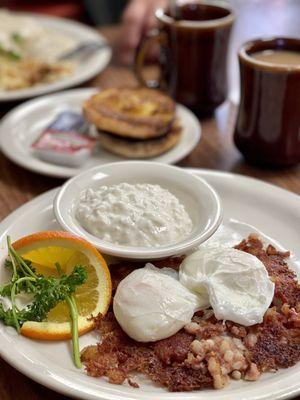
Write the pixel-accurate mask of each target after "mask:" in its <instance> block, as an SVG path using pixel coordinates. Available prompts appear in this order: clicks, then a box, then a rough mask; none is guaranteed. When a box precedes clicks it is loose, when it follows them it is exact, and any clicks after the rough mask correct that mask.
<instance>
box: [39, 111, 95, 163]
mask: <svg viewBox="0 0 300 400" xmlns="http://www.w3.org/2000/svg"><path fill="white" fill-rule="evenodd" d="M87 127H88V124H87V122H86V121H85V120H84V118H83V115H82V114H79V113H75V112H71V111H64V112H62V113H60V114H59V115H58V116H57V117H56V119H55V120H54V121H53V122H52V123H51V124H50V125H49V127H48V128H47V129H46V130H45V131H44V132H43V133H42V134H41V136H40V137H39V138H38V139H37V140H36V141H35V142H34V143H33V144H32V145H31V147H32V148H33V150H34V152H35V155H36V156H37V157H38V158H40V159H42V160H43V161H46V162H50V163H53V164H60V165H67V166H72V167H78V166H80V165H81V164H83V163H84V162H85V161H87V159H88V158H89V156H90V155H91V152H92V150H93V148H94V146H95V144H96V140H95V139H93V138H91V137H89V136H88V135H87V134H86V133H85V132H86V131H87Z"/></svg>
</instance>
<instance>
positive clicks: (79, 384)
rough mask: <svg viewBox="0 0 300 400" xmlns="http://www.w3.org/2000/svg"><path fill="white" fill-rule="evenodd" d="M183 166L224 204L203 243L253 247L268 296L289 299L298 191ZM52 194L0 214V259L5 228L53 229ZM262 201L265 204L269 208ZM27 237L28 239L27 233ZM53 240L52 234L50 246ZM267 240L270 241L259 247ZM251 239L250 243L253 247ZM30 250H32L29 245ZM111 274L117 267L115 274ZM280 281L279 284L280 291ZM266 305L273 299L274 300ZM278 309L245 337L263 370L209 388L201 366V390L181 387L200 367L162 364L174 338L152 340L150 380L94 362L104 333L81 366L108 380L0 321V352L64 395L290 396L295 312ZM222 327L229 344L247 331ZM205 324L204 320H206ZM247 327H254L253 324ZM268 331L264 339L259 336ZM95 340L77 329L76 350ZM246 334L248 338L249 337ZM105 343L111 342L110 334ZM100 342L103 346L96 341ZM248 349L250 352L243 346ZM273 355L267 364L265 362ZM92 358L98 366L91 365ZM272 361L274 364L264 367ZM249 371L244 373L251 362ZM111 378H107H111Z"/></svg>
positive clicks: (16, 233) (63, 349) (13, 231)
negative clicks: (264, 269) (160, 342)
mask: <svg viewBox="0 0 300 400" xmlns="http://www.w3.org/2000/svg"><path fill="white" fill-rule="evenodd" d="M191 172H193V173H195V174H197V175H198V176H199V177H201V178H203V179H205V180H207V182H208V183H209V184H211V185H212V186H213V187H214V188H215V189H216V191H217V192H218V193H219V195H220V197H221V200H222V202H223V206H224V222H223V224H222V225H221V227H220V229H219V230H218V231H217V232H216V233H215V234H214V235H213V236H212V238H211V239H210V240H209V241H210V243H208V246H209V245H211V246H212V248H214V249H215V248H216V246H221V249H225V248H232V247H233V246H235V245H238V244H239V243H240V245H239V246H238V249H239V250H241V251H245V252H247V251H249V252H250V251H252V256H253V257H255V256H254V254H256V255H258V256H260V257H262V259H264V262H265V265H266V266H267V265H268V264H269V267H268V268H269V269H268V271H269V273H270V274H271V276H273V277H274V273H275V276H276V279H275V281H276V287H277V289H276V291H275V296H278V295H279V294H280V293H281V295H282V296H287V297H289V298H290V299H291V300H293V293H296V292H297V293H299V286H297V284H296V281H295V275H294V274H293V273H291V271H288V270H287V266H286V265H287V264H288V265H289V267H290V269H291V270H294V271H295V272H296V274H297V275H298V278H299V268H300V265H299V259H300V253H299V239H298V237H299V235H298V232H299V224H300V220H299V218H300V215H299V201H300V200H299V196H296V195H294V194H292V193H289V192H287V191H285V190H283V189H280V188H277V187H275V186H272V185H269V184H266V183H264V182H260V181H258V180H255V179H252V178H248V177H243V176H239V175H234V174H229V173H222V172H217V171H207V170H193V171H191ZM56 193H57V190H56V189H54V190H52V191H50V192H47V193H45V194H43V195H41V196H39V197H38V198H36V199H34V200H32V201H30V202H29V203H27V204H26V205H24V206H22V207H21V208H20V209H18V210H16V211H15V212H14V213H12V214H11V215H10V216H9V217H8V218H6V219H5V220H4V221H2V223H1V224H0V243H1V260H3V259H4V258H5V257H6V256H7V249H6V236H7V235H10V236H11V238H12V239H13V240H17V239H19V238H20V237H22V236H25V235H29V234H31V233H34V232H38V231H45V230H48V231H55V230H59V229H61V228H60V226H59V225H58V224H57V222H56V220H55V217H54V213H53V200H54V197H55V195H56ZM270 204H272V208H271V209H270ZM251 233H252V234H253V233H254V234H255V235H258V236H259V237H260V240H262V242H263V243H262V244H263V248H260V247H259V245H260V242H259V241H258V239H257V237H256V236H254V235H252V236H251V238H250V239H248V240H243V239H247V237H248V235H249V234H251ZM43 235H45V234H43ZM53 235H54V236H53V237H54V238H55V237H56V236H55V233H53ZM39 236H40V239H41V236H42V235H41V234H40V235H39ZM271 238H274V239H271ZM30 240H31V241H32V237H31V239H30ZM30 240H29V239H26V240H25V241H24V240H23V242H22V241H21V244H22V243H23V251H24V244H25V247H26V246H27V253H28V254H29V253H30V252H29V249H30V250H34V248H32V247H30ZM73 241H74V237H73ZM57 243H58V242H57V241H56V246H57ZM279 243H281V244H279ZM268 244H271V245H273V246H274V247H272V246H269V247H267V246H268ZM256 245H258V247H257V246H256ZM28 246H29V248H28ZM89 246H90V245H88V247H89ZM16 248H18V249H19V251H20V248H22V246H20V241H19V245H18V247H17V246H16ZM264 249H266V250H264ZM276 249H277V250H276ZM87 250H88V249H87ZM286 250H290V254H289V253H287V252H286ZM25 253H26V252H25ZM32 254H36V253H34V252H33V253H32ZM32 254H31V255H32ZM29 256H30V254H29ZM187 258H189V257H187ZM168 263H169V264H168V265H169V266H171V261H170V259H168ZM286 263H287V264H286ZM154 264H155V262H154ZM165 266H166V265H165ZM120 267H121V266H120V265H119V268H118V267H117V266H111V265H110V271H111V275H112V281H113V285H116V280H115V279H116V278H117V280H118V272H117V271H118V269H119V272H120V274H121V275H122V273H123V277H122V276H121V278H120V276H119V281H120V279H123V278H124V268H126V265H125V266H124V265H123V268H120ZM127 267H128V262H127ZM131 267H132V265H131ZM276 268H278V271H277V272H278V274H276ZM4 272H5V271H4V268H3V269H1V282H3V277H4ZM247 272H248V271H247ZM115 274H117V276H116V275H115ZM242 275H243V274H242ZM243 276H244V275H243ZM170 279H171V277H170ZM282 279H283V280H282ZM114 282H115V283H114ZM244 283H245V281H244ZM252 283H253V282H252ZM255 283H256V284H258V283H259V282H258V281H255ZM281 285H283V286H281ZM114 287H115V286H114ZM282 288H283V291H282V290H281V289H282ZM296 297H297V296H296ZM146 303H147V302H146ZM141 304H142V302H141ZM272 305H274V303H273V304H272ZM277 307H280V305H279V304H277ZM284 313H285V314H286V315H284V314H280V318H279V319H276V318H275V319H274V314H275V316H276V315H277V316H278V314H279V312H276V311H275V310H274V308H273V309H272V308H271V309H269V310H268V317H267V319H266V320H265V321H264V324H265V325H264V326H263V330H262V331H260V333H259V335H260V339H259V340H262V339H264V338H265V339H266V341H265V342H263V345H262V344H261V342H260V341H258V342H256V341H255V340H253V341H252V340H251V342H252V343H249V346H250V349H251V346H254V348H255V346H256V345H257V346H258V349H260V350H261V352H258V353H256V357H257V362H261V363H262V369H264V368H265V371H264V370H263V371H262V372H263V373H260V372H259V371H257V370H256V371H253V368H252V375H251V374H250V375H248V376H247V374H245V375H244V373H243V372H241V373H240V374H238V373H237V372H235V373H234V375H233V376H232V378H233V379H232V380H230V381H229V379H228V382H227V385H225V386H226V387H225V388H223V389H222V390H213V389H212V388H213V382H212V379H211V378H210V376H209V375H207V374H206V372H207V371H206V372H205V375H204V378H207V380H206V381H204V384H203V385H202V386H201V382H200V383H199V382H198V384H197V385H198V386H197V385H196V386H197V387H202V390H194V391H187V390H191V389H193V382H195V381H194V379H195V376H198V375H200V376H201V374H203V373H204V372H203V371H201V368H200V369H197V368H195V369H193V368H192V369H188V371H189V373H188V371H186V370H184V366H182V365H181V367H180V366H178V365H177V366H176V363H175V364H174V363H173V362H172V361H171V360H169V362H171V363H172V365H171V366H170V364H168V357H169V356H171V355H172V354H173V352H174V349H175V354H176V355H177V356H178V357H180V354H181V355H182V353H181V351H182V348H181V349H178V352H176V343H175V344H174V342H168V343H169V344H171V343H172V346H174V345H175V347H172V346H167V347H166V346H165V347H163V346H160V347H158V348H157V351H158V353H157V354H160V357H161V359H162V360H165V363H166V364H167V365H165V366H164V367H163V368H162V369H161V370H159V369H158V370H157V368H156V367H157V364H155V365H156V367H155V368H154V369H153V370H152V378H154V379H156V383H152V382H151V381H150V380H149V379H146V378H145V377H143V376H141V375H139V374H135V373H132V374H131V376H130V378H131V379H132V380H130V381H128V383H129V384H126V383H122V384H120V383H121V382H123V378H124V376H123V375H122V374H121V375H120V371H119V375H118V374H116V373H117V372H118V371H115V374H112V373H111V374H108V372H109V371H107V365H106V366H105V365H104V364H103V363H102V362H103V360H104V359H105V357H106V356H107V352H108V351H111V346H110V345H109V343H108V341H107V340H106V346H107V348H106V352H105V351H104V352H103V353H102V358H101V359H99V362H98V364H97V362H96V363H95V364H93V366H94V367H93V368H88V372H89V373H90V374H94V375H95V376H100V375H101V374H102V373H103V371H106V373H107V376H108V377H110V380H111V383H109V382H108V380H107V378H103V377H102V378H99V377H98V378H95V377H91V376H88V375H87V374H86V371H85V370H79V369H77V368H76V367H75V366H74V364H73V361H72V354H71V351H70V348H71V347H70V343H69V342H67V341H56V342H51V343H49V342H45V341H38V340H32V339H29V338H27V337H24V336H22V335H18V334H17V333H16V331H15V330H14V329H13V328H12V327H7V326H4V325H3V324H0V344H1V346H0V354H1V356H2V357H3V358H4V359H5V360H6V361H7V362H9V363H10V364H11V365H12V366H13V367H15V368H16V369H18V370H20V371H21V372H22V373H24V374H25V375H27V376H28V377H30V378H32V379H34V380H36V381H37V382H39V383H41V384H43V385H45V386H47V387H49V388H51V389H53V390H56V391H58V392H61V393H63V394H65V395H67V396H72V397H76V398H80V399H91V400H96V399H98V400H121V399H127V400H129V399H130V400H133V399H139V400H140V399H147V400H152V399H157V398H159V399H161V400H171V399H181V400H193V399H195V400H196V399H213V400H218V399H225V398H226V399H227V398H228V399H231V400H240V399H244V400H267V399H268V400H273V399H279V398H280V399H286V398H290V397H292V396H296V395H297V394H298V393H299V392H300V384H299V379H297V376H299V371H300V364H299V363H296V361H297V359H299V342H298V336H297V332H299V327H298V328H297V327H295V326H293V324H295V323H297V319H295V318H296V316H297V315H298V314H297V312H296V311H295V310H294V311H292V309H290V308H289V307H285V309H284ZM290 314H291V315H290ZM296 314H297V315H296ZM207 318H210V317H207ZM285 318H290V321H289V324H290V325H288V324H287V325H286V328H285V330H284V335H285V336H286V337H285V339H286V340H282V341H281V342H279V340H280V337H281V335H282V331H281V330H280V329H282V323H283V321H284V319H285ZM195 321H198V322H201V318H200V320H199V316H198V320H197V319H196V320H195ZM108 322H109V321H108ZM219 322H220V321H219ZM205 324H206V322H205V321H204V325H205ZM274 324H275V325H274ZM204 325H203V326H204ZM203 326H202V327H200V328H201V329H202V331H201V329H200V328H199V326H198V324H197V323H196V322H194V323H193V325H192V326H189V327H188V329H189V331H191V329H194V328H195V327H196V328H197V329H200V331H201V332H203ZM111 327H112V325H111V324H110V325H108V326H107V328H108V329H109V330H110V329H111ZM224 327H226V329H230V332H227V334H228V335H232V334H234V335H236V336H235V337H234V340H233V341H234V344H235V345H239V346H241V343H240V341H241V340H246V338H247V337H248V335H247V336H246V337H244V338H243V333H245V330H246V328H247V326H246V328H245V327H244V329H241V328H243V327H242V326H241V325H238V326H237V325H232V324H230V323H229V324H228V321H226V322H225V323H224ZM210 328H212V327H211V326H210ZM218 328H219V329H221V328H222V322H220V324H219V325H218ZM258 328H259V326H258ZM253 329H255V326H254V328H253ZM106 333H107V332H106ZM190 334H191V333H190ZM268 335H269V336H268ZM278 335H279V336H278ZM290 335H291V336H290ZM225 336H226V335H225ZM238 338H239V339H238ZM268 338H269V340H267V339H268ZM99 339H100V337H99V332H97V330H96V331H93V332H89V333H87V334H85V335H84V336H82V337H81V338H80V349H81V350H82V349H83V348H84V347H86V346H89V345H94V344H96V343H97V342H99ZM112 339H113V340H115V339H116V338H114V337H112ZM169 339H170V338H169ZM169 339H167V340H169ZM248 339H249V340H250V339H254V338H253V337H250V336H249V337H248ZM283 339H284V338H283ZM196 342H197V341H196ZM110 343H113V342H112V341H110ZM180 343H181V344H182V341H179V342H177V347H178V346H179V344H180ZM196 344H197V345H199V343H194V346H196ZM207 344H209V343H207ZM153 345H155V344H153ZM223 345H224V344H221V346H220V348H218V349H217V352H220V351H221V352H222V346H223ZM278 346H279V347H278ZM280 346H282V347H280ZM196 347H197V346H196ZM100 348H101V349H102V350H103V347H100ZM143 349H144V347H143ZM280 349H281V350H280ZM144 350H145V349H144ZM194 350H195V351H196V352H198V350H199V349H197V348H196V349H194ZM240 350H243V351H244V347H243V346H241V347H240ZM139 351H140V350H139V348H135V354H137V353H139ZM95 352H96V353H97V348H95V347H91V348H88V350H86V351H85V352H84V353H83V355H84V356H83V361H84V359H85V360H87V359H89V358H93V356H94V355H95ZM151 354H152V356H153V357H154V358H155V359H154V361H155V362H157V354H156V356H155V355H153V353H151ZM249 354H250V355H251V352H250V353H249ZM96 355H97V354H96ZM199 355H200V353H199ZM227 356H228V357H229V356H232V354H230V353H228V354H227ZM120 357H121V356H120ZM124 357H125V359H126V357H127V356H126V354H125V355H124V354H123V357H121V358H120V360H121V361H122V360H123V361H124ZM190 358H191V359H193V357H192V356H190ZM229 358H230V357H229ZM107 360H108V359H107ZM120 360H118V362H120ZM115 361H116V360H115ZM189 361H191V360H189ZM243 362H245V359H243ZM273 362H274V364H272V363H273ZM279 364H281V366H285V367H288V366H290V365H294V364H295V365H294V366H290V367H289V368H279V370H277V371H275V370H276V368H277V366H278V365H279ZM91 365H92V364H89V367H91ZM97 365H98V367H99V368H98V369H97ZM137 365H138V364H134V365H132V364H131V365H127V367H130V368H131V369H132V368H133V369H134V368H136V367H137ZM168 365H169V366H168ZM187 365H188V364H186V366H187ZM241 365H242V364H240V366H236V367H234V368H237V369H239V368H241ZM272 365H273V366H274V369H272ZM112 367H114V364H112ZM165 368H171V372H172V373H171V378H170V379H169V380H168V381H164V385H163V386H165V387H162V385H161V378H163V376H165ZM172 368H173V370H172ZM178 368H179V369H180V368H183V370H184V371H183V370H182V371H181V372H183V373H184V374H185V375H184V376H185V379H184V381H182V380H181V381H180V376H178ZM111 372H112V371H111ZM121 372H122V371H121ZM123 372H124V371H123ZM249 372H251V367H250V371H249ZM254 372H256V374H254ZM211 373H212V374H213V373H214V371H213V368H211ZM227 373H228V371H227V372H226V371H222V376H223V377H224V376H225V375H226V374H227ZM175 375H176V377H177V378H176V379H175V378H174V376H175ZM237 375H239V376H237ZM241 377H243V378H244V379H238V380H237V378H241ZM257 378H258V379H257ZM112 382H114V383H115V384H112ZM116 383H119V384H116ZM136 383H138V384H139V387H137V386H136ZM180 383H181V386H180V389H179V390H181V392H178V391H176V387H177V388H178V387H179V386H178V384H180ZM182 384H183V385H182ZM166 387H167V388H169V390H175V391H173V392H171V393H170V392H168V391H167V389H166ZM216 388H217V387H215V389H216ZM177 390H178V389H177Z"/></svg>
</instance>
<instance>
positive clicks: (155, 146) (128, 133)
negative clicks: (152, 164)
mask: <svg viewBox="0 0 300 400" xmlns="http://www.w3.org/2000/svg"><path fill="white" fill-rule="evenodd" d="M124 98H126V101H124ZM141 100H142V101H141ZM141 104H142V105H141ZM123 108H125V109H123ZM95 110H96V111H95ZM104 116H105V117H104ZM120 121H122V123H120ZM200 137H201V126H200V123H199V121H198V120H197V118H196V117H195V116H194V114H193V113H192V112H191V111H189V110H188V109H187V108H186V107H184V106H182V105H180V104H177V105H175V103H174V101H173V100H172V99H171V98H170V97H168V96H166V95H164V94H163V93H161V92H157V91H155V90H151V89H142V88H136V89H128V88H120V89H108V90H104V91H99V90H96V89H76V90H71V91H66V92H64V93H58V94H53V95H49V96H44V97H41V98H39V99H34V100H30V101H28V102H26V103H25V104H22V105H20V106H18V107H17V108H15V109H14V110H12V111H11V112H10V113H8V114H7V116H6V117H5V118H4V119H3V120H2V123H1V126H0V146H1V148H2V151H3V153H4V154H5V155H6V156H7V157H8V158H9V159H10V160H12V161H13V162H15V163H16V164H18V165H20V166H22V167H24V168H27V169H29V170H31V171H34V172H38V173H40V174H44V175H49V176H54V177H60V178H69V177H72V176H74V175H76V174H78V173H79V172H82V171H83V170H86V169H89V168H91V167H94V166H97V165H101V164H107V163H111V162H115V161H123V160H125V159H128V158H129V159H143V158H147V159H151V160H152V161H157V162H161V163H165V164H174V163H176V162H178V161H180V160H181V159H183V158H184V157H186V156H187V155H188V154H189V153H190V152H191V151H192V150H193V149H194V148H195V146H196V145H197V143H198V142H199V140H200Z"/></svg>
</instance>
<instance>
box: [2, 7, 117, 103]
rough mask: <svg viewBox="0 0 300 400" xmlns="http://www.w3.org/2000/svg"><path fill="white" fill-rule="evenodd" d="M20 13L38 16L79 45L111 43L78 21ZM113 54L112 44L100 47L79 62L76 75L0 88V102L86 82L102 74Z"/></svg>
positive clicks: (40, 22)
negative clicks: (46, 81)
mask: <svg viewBox="0 0 300 400" xmlns="http://www.w3.org/2000/svg"><path fill="white" fill-rule="evenodd" d="M18 15H24V16H26V17H30V18H34V19H35V20H37V22H38V23H39V24H40V25H41V26H42V27H44V28H47V30H48V31H51V30H53V31H54V32H56V33H59V34H62V35H65V36H67V37H71V38H72V39H73V40H74V41H75V43H76V44H78V45H79V44H81V43H86V42H93V43H99V44H102V43H107V42H106V39H105V38H104V36H102V35H101V34H100V33H98V32H97V31H96V30H95V29H93V28H90V27H89V26H87V25H84V24H81V23H79V22H76V21H71V20H68V19H64V18H57V17H49V16H46V15H42V14H35V13H18ZM111 54H112V51H111V48H110V47H109V46H107V47H104V48H102V49H98V50H96V51H95V53H93V54H92V55H91V56H90V57H87V58H86V59H85V60H84V62H79V63H77V64H76V65H75V71H74V73H73V74H72V75H70V76H68V77H65V78H63V79H60V80H57V81H55V82H53V83H47V84H41V85H36V86H32V87H29V88H25V89H18V90H9V91H6V90H0V103H1V102H8V101H18V100H23V99H28V98H31V97H36V96H41V95H43V94H47V93H51V92H55V91H58V90H62V89H67V88H70V87H73V86H76V85H79V84H81V83H83V82H86V81H88V80H89V79H92V78H93V77H94V76H96V75H97V74H99V73H100V72H101V71H102V70H103V69H104V68H105V67H106V66H107V65H108V63H109V61H110V59H111Z"/></svg>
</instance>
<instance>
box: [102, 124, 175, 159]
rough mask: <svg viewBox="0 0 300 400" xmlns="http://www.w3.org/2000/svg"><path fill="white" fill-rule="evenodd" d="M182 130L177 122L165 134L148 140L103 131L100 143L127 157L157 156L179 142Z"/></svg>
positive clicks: (105, 147) (112, 151)
mask: <svg viewBox="0 0 300 400" xmlns="http://www.w3.org/2000/svg"><path fill="white" fill-rule="evenodd" d="M181 132H182V129H181V127H180V125H179V124H177V123H176V124H174V126H173V127H172V128H171V129H170V131H169V132H167V133H166V134H164V135H163V136H160V137H158V138H153V139H146V140H137V139H125V138H122V137H119V136H116V135H113V134H111V133H108V132H101V131H99V132H98V134H99V140H100V144H101V146H102V147H103V148H104V149H105V150H107V151H109V152H111V153H113V154H117V155H118V156H122V157H125V158H133V159H141V158H151V157H156V156H159V155H160V154H162V153H165V152H166V151H168V150H170V149H171V148H172V147H174V146H175V145H176V144H177V143H178V142H179V140H180V137H181Z"/></svg>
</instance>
